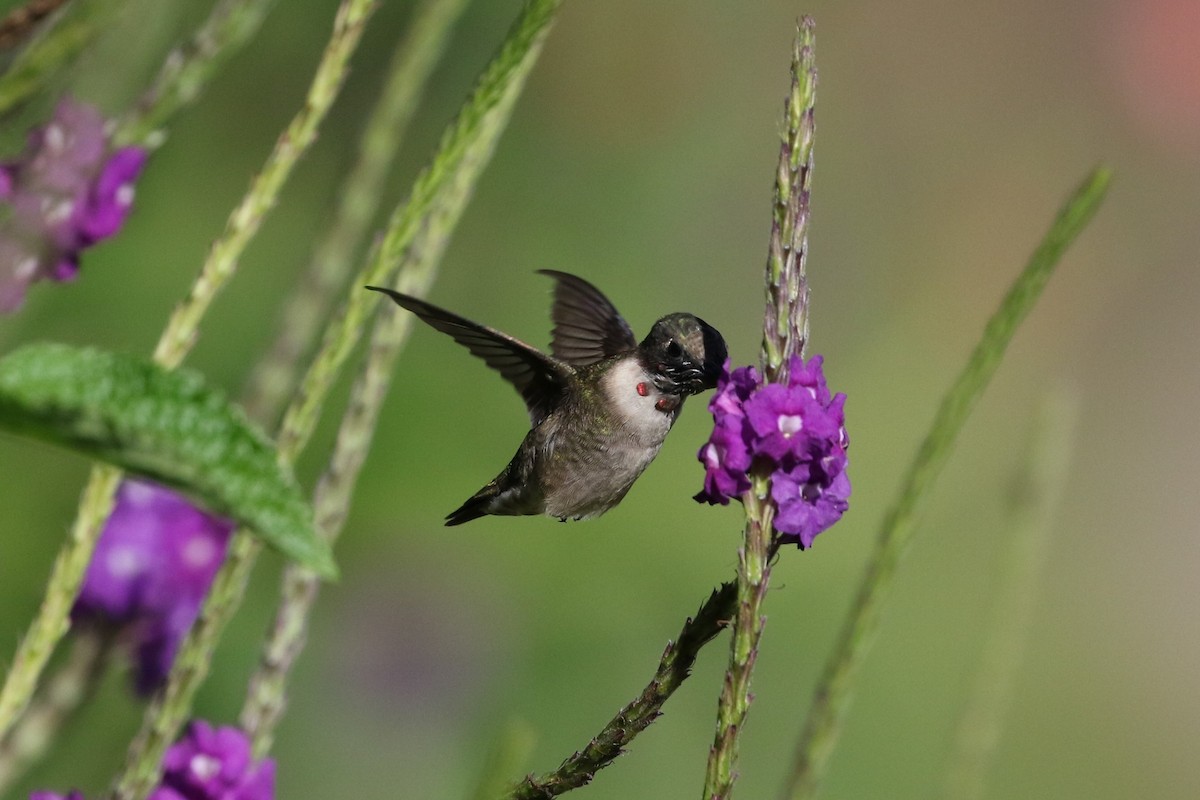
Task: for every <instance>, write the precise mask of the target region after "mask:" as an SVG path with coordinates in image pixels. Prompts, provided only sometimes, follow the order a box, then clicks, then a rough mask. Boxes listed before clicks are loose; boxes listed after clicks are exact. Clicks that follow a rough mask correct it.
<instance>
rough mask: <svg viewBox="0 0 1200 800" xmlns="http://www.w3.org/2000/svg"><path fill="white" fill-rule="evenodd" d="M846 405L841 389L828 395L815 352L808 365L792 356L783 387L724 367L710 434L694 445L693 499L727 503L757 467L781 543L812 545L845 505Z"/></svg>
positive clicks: (744, 486) (748, 369) (746, 484)
mask: <svg viewBox="0 0 1200 800" xmlns="http://www.w3.org/2000/svg"><path fill="white" fill-rule="evenodd" d="M845 404H846V396H845V395H844V394H838V395H836V396H831V395H830V392H829V387H828V386H827V385H826V383H825V373H824V370H823V362H822V359H821V357H820V356H814V357H813V358H811V359H809V361H808V363H807V364H806V363H804V360H803V359H801V358H800V357H799V356H793V357H792V360H791V362H790V364H789V373H788V382H787V384H786V385H784V384H767V385H765V386H764V385H762V383H761V378H760V377H759V375H758V373H757V372H756V371H755V370H754V369H753V368H752V367H740V368H738V369H735V370H733V372H729V371H728V368H726V371H725V373H724V374H723V375H722V376H721V379H720V381H719V382H718V384H717V393H716V395H715V396H714V397H713V399H712V402H710V403H709V409H710V410H711V411H712V414H713V432H712V436H711V437H710V438H709V440H708V442H707V443H706V444H705V445H704V447H702V448H701V449H700V453H699V458H700V461H701V462H702V463H703V464H704V468H705V470H704V491H702V492H700V494H698V495H696V500H697V501H700V502H708V503H721V504H725V503H728V502H729V500H730V499H731V498H734V497H738V496H739V495H741V494H742V493H744V492H745V491H746V490H747V489H749V488H750V480H749V472H750V470H751V469H752V468H753V469H761V470H763V471H764V472H768V473H769V474H770V478H771V499H772V500H773V501H774V502H775V506H776V509H777V511H776V514H775V530H776V531H777V532H778V533H779V534H780V541H783V542H789V543H795V544H797V545H799V546H800V548H801V549H802V550H803V549H806V548H808V547H811V546H812V543H813V539H815V538H816V536H817V534H819V533H820V532H821V531H823V530H825V529H827V528H828V527H829V526H830V525H832V524H833V523H835V522H837V521H838V519H840V518H841V516H842V514H843V513H844V512H845V511H846V509H847V508H848V507H849V503H848V498H849V496H850V479H849V477H848V476H847V474H846V463H847V461H846V448H848V447H849V446H850V439H849V437H848V436H847V435H846V425H845V411H844V409H845Z"/></svg>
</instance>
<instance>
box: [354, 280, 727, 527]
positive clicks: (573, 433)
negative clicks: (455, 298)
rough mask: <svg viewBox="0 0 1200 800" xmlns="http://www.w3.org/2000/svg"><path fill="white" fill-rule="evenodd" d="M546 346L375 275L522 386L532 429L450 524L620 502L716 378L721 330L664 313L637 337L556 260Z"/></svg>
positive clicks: (580, 511) (574, 514)
mask: <svg viewBox="0 0 1200 800" xmlns="http://www.w3.org/2000/svg"><path fill="white" fill-rule="evenodd" d="M538 272H539V273H541V274H543V275H547V276H549V277H551V278H553V279H554V281H555V285H554V304H553V308H552V311H551V319H552V321H553V323H554V327H553V330H552V332H551V342H550V352H551V355H547V354H546V353H543V352H542V351H541V350H538V349H537V348H536V347H532V346H530V345H528V344H525V343H524V342H522V341H520V340H519V339H516V338H514V337H512V336H509V335H508V334H506V333H502V332H501V331H498V330H496V329H495V328H489V327H488V326H486V325H480V324H479V323H477V322H472V321H471V320H469V319H466V318H465V317H460V316H459V315H457V314H454V313H452V312H450V311H446V310H444V309H441V308H438V307H437V306H435V305H432V304H430V303H427V302H425V301H424V300H420V299H418V298H416V297H411V296H409V295H406V294H401V293H400V292H397V291H394V290H392V289H385V288H381V287H378V286H368V287H366V288H367V289H370V290H372V291H376V292H382V293H383V294H386V295H387V296H388V297H390V298H392V300H394V301H396V303H397V304H399V305H400V306H402V307H403V308H406V309H408V310H409V311H411V312H412V313H414V314H416V315H417V316H418V317H419V318H420V319H421V320H423V321H424V322H426V323H427V324H429V325H430V326H432V327H433V328H436V329H437V330H439V331H441V332H442V333H446V334H449V335H450V336H451V337H453V339H454V340H455V341H456V342H458V343H459V344H461V345H463V346H464V347H466V348H467V349H468V350H469V351H470V352H471V353H472V354H473V355H475V356H478V357H479V358H481V359H483V360H484V362H485V363H487V365H488V366H489V367H491V368H492V369H494V370H496V371H498V372H499V373H500V374H501V375H502V376H503V377H504V378H505V379H506V380H507V381H508V382H509V383H511V384H512V385H513V386H514V387H515V388H516V390H517V392H519V393H520V395H521V397H522V398H523V399H524V401H525V406H526V408H527V409H528V411H529V421H530V425H531V427H530V430H529V433H527V434H526V435H525V439H524V441H522V442H521V446H520V447H518V448H517V452H516V454H515V455H514V456H513V457H512V460H511V461H510V462H509V463H508V466H507V467H505V468H504V469H503V471H501V472H500V474H499V475H497V476H496V477H495V478H493V479H492V480H491V481H489V482H488V483H487V484H486V485H485V486H484V487H483V488H482V489H480V490H479V491H478V492H476V493H475V494H473V495H471V497H469V498H468V499H467V501H466V502H464V503H463V504H462V505H461V506H460V507H459V508H457V509H455V510H454V511H451V512H450V513H449V514H447V515H446V524H447V525H461V524H462V523H464V522H469V521H471V520H473V519H478V518H479V517H482V516H486V515H488V514H499V515H527V514H547V515H549V516H551V517H557V518H558V519H560V520H562V521H564V522H565V521H566V520H568V519H576V520H579V519H589V518H592V517H598V516H600V515H601V514H603V513H604V512H605V511H608V510H609V509H610V508H612V507H613V506H615V505H617V504H618V503H620V502H621V500H622V499H623V498H624V497H625V494H626V492H628V491H629V487H631V486H632V485H633V482H634V481H636V480H637V479H638V476H640V475H641V474H642V471H643V470H645V469H646V467H647V466H648V465H649V464H650V462H651V461H653V460H654V457H655V456H656V455H658V450H659V448H660V447H662V443H663V440H664V439H665V438H666V436H667V433H668V432H669V431H670V430H671V426H673V425H674V424H675V420H676V419H677V418H678V417H679V412H680V411H681V410H682V408H683V401H684V400H685V399H686V398H687V396H688V395H692V394H697V393H699V392H702V391H704V390H706V389H712V388H714V387H715V386H716V385H717V377H718V376H719V375H720V373H721V369H722V367H723V365H724V364H725V358H726V348H725V340H724V339H723V338H722V337H721V334H720V333H719V332H718V331H717V330H716V328H714V327H712V326H711V325H709V324H708V323H707V322H705V321H704V320H702V319H700V318H699V317H697V316H694V315H692V314H684V313H676V314H668V315H667V316H665V317H663V318H661V319H660V320H658V321H657V322H655V323H654V326H653V327H652V328H651V329H650V333H649V334H648V335H647V336H646V338H645V339H643V340H642V341H641V343H639V342H638V341H637V338H636V337H635V336H634V335H633V331H632V329H630V327H629V323H627V322H626V321H625V319H624V318H623V317H622V316H621V315H620V314H619V313H618V312H617V309H616V308H615V307H614V306H613V304H612V303H611V302H609V300H608V298H607V297H605V296H604V295H603V294H602V293H601V292H600V290H599V289H597V288H596V287H595V286H593V285H592V284H590V283H588V282H587V281H585V280H584V279H582V278H578V277H576V276H574V275H570V274H568V273H566V272H559V271H557V270H538Z"/></svg>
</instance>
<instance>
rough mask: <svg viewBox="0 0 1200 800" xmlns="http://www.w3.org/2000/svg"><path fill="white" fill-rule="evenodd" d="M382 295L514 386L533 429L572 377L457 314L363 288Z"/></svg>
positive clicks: (516, 341)
mask: <svg viewBox="0 0 1200 800" xmlns="http://www.w3.org/2000/svg"><path fill="white" fill-rule="evenodd" d="M366 288H368V289H370V290H372V291H375V292H382V293H383V294H386V295H387V296H388V297H390V298H392V299H393V300H395V301H396V304H397V305H399V306H401V307H403V308H406V309H408V310H409V311H411V312H413V313H414V314H416V315H417V316H418V317H420V318H421V319H423V320H424V321H425V322H427V323H428V324H429V325H431V326H432V327H434V328H437V329H438V330H439V331H441V332H442V333H448V334H450V336H452V337H453V338H454V341H456V342H458V343H459V344H461V345H462V346H463V347H466V348H467V349H468V350H470V351H471V353H472V354H473V355H476V356H478V357H479V358H482V359H483V360H484V361H485V362H487V365H488V366H489V367H491V368H492V369H494V370H496V371H497V372H499V373H500V374H501V375H503V376H504V378H505V379H506V380H507V381H508V382H509V383H511V384H512V385H513V386H515V387H516V389H517V391H518V392H520V393H521V397H522V398H524V400H525V406H526V407H527V408H528V409H529V418H530V419H531V420H532V421H533V424H534V425H535V426H536V425H537V424H538V423H539V422H541V421H542V419H544V418H545V416H546V415H547V414H549V413H550V411H551V410H552V409H553V408H554V406H555V405H556V404H557V403H558V401H559V399H560V398H561V397H562V394H563V391H564V390H565V389H566V387H567V385H568V384H569V383H570V382H571V380H572V378H573V377H574V370H572V369H571V367H569V366H567V365H566V364H563V363H562V362H560V361H556V360H555V359H553V358H551V357H550V356H548V355H546V354H545V353H543V352H541V351H540V350H538V349H536V348H534V347H530V346H529V345H527V344H525V343H524V342H522V341H521V340H519V339H514V338H513V337H511V336H509V335H508V334H507V333H501V332H500V331H498V330H496V329H495V328H489V327H487V326H486V325H480V324H479V323H477V322H472V321H471V320H469V319H466V318H464V317H460V316H458V315H457V314H454V313H451V312H449V311H446V310H445V309H442V308H438V307H437V306H435V305H431V304H429V303H426V302H425V301H424V300H418V299H417V298H415V297H411V296H409V295H406V294H401V293H400V292H397V291H393V290H392V289H383V288H380V287H378V286H368V287H366Z"/></svg>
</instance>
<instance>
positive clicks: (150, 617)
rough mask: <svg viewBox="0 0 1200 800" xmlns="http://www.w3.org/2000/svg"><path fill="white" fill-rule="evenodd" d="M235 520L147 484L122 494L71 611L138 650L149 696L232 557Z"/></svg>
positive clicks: (132, 485)
mask: <svg viewBox="0 0 1200 800" xmlns="http://www.w3.org/2000/svg"><path fill="white" fill-rule="evenodd" d="M232 530H233V524H232V523H231V522H228V521H226V520H224V519H221V518H219V517H215V516H212V515H210V514H207V513H205V512H203V511H201V510H199V509H197V508H196V507H195V506H193V505H192V504H191V503H190V502H188V501H187V500H186V499H184V498H183V497H182V496H180V495H178V494H176V493H175V492H172V491H170V490H169V489H164V488H162V487H160V486H156V485H155V484H152V483H146V482H144V481H135V480H126V481H125V482H124V483H122V484H121V488H120V490H119V491H118V492H117V499H116V504H115V505H114V507H113V511H112V514H111V515H110V516H109V518H108V523H107V524H106V526H105V528H104V531H103V532H102V533H101V535H100V541H99V542H98V543H97V545H96V551H95V553H94V554H93V555H92V561H91V564H89V565H88V571H87V575H86V576H85V578H84V584H83V588H82V589H81V590H80V593H79V597H78V598H77V599H76V601H75V607H74V609H73V611H72V616H73V617H74V618H75V619H76V620H79V621H88V620H90V621H94V622H99V623H104V624H108V625H114V626H117V627H119V628H120V629H121V630H122V631H123V632H124V633H126V634H127V636H128V638H129V640H130V641H131V643H132V646H133V648H134V650H135V652H136V662H137V663H136V665H135V685H136V688H137V690H138V692H140V693H142V694H147V693H149V692H151V691H153V690H154V689H155V688H157V687H158V685H159V684H161V683H162V681H163V679H164V678H165V677H166V675H167V673H168V672H169V671H170V669H171V663H172V661H173V660H174V658H175V653H176V651H177V650H178V649H179V644H180V642H182V641H183V637H184V636H185V635H187V632H188V629H189V628H191V626H192V622H194V621H195V619H196V615H197V614H198V613H199V611H200V605H201V603H203V601H204V597H205V595H206V594H207V593H208V588H209V585H210V584H211V583H212V579H213V575H214V574H216V571H217V568H218V567H220V565H221V562H222V560H224V558H225V550H226V546H227V545H228V542H229V534H230V532H231V531H232Z"/></svg>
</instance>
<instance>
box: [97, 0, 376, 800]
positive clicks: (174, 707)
mask: <svg viewBox="0 0 1200 800" xmlns="http://www.w3.org/2000/svg"><path fill="white" fill-rule="evenodd" d="M374 8H375V4H374V3H373V2H372V1H371V0H343V2H342V4H341V5H340V6H339V8H338V12H337V15H336V17H335V19H334V25H333V33H332V35H331V36H330V39H329V43H328V44H327V45H326V48H325V52H324V54H323V55H322V57H321V63H320V64H319V65H318V67H317V71H316V74H315V75H314V77H313V81H312V84H311V85H310V87H309V92H308V96H307V98H306V99H305V104H304V107H303V108H302V109H301V110H300V111H299V112H298V113H297V115H296V116H295V117H294V118H293V120H292V122H291V124H289V125H288V127H287V129H286V130H285V131H284V132H283V134H282V135H281V136H280V138H279V140H278V141H277V142H276V145H275V149H274V150H273V151H272V153H271V155H270V156H269V157H268V159H267V162H266V164H265V165H264V167H263V171H262V172H261V173H260V174H259V176H258V177H256V178H255V180H254V181H253V182H252V184H251V187H250V190H249V191H248V192H247V194H246V196H245V198H244V199H243V200H242V202H241V204H240V205H239V206H238V207H237V208H236V209H235V210H234V212H233V214H232V215H231V217H230V219H229V222H228V224H227V226H226V231H225V234H224V235H223V236H222V237H221V238H220V239H218V240H217V242H216V243H214V245H213V248H212V250H211V251H210V253H209V258H208V260H207V261H206V263H205V265H204V268H203V270H202V271H201V274H200V277H199V278H198V279H197V281H196V283H195V284H194V285H193V287H192V291H191V292H189V294H188V297H187V298H186V299H185V300H184V302H183V304H182V305H181V306H180V307H179V308H177V309H176V311H175V313H174V314H173V315H172V317H171V320H170V322H169V323H168V325H167V330H166V331H165V332H164V334H163V337H162V339H161V340H160V341H159V346H158V348H157V349H156V350H155V354H154V357H155V360H156V361H158V362H159V363H161V364H164V365H166V366H169V367H173V366H176V365H178V364H179V362H180V361H181V360H182V359H183V357H184V355H185V354H186V353H187V352H188V350H190V349H191V345H192V343H193V341H194V339H195V336H196V330H197V326H198V325H199V321H200V319H201V317H203V315H204V313H205V311H207V309H208V306H209V304H210V303H211V302H212V299H213V298H214V297H215V296H216V293H217V291H218V290H219V289H220V288H222V287H223V286H224V284H225V283H226V282H227V281H228V279H229V278H230V277H231V276H232V274H233V272H234V270H235V269H236V267H237V263H238V259H239V257H240V256H241V253H242V251H243V250H244V248H245V246H246V244H248V243H249V241H250V238H251V237H252V236H253V235H254V233H256V232H257V231H258V228H259V226H260V225H261V223H262V220H263V218H264V217H265V215H266V213H267V211H269V210H270V209H271V208H272V207H273V206H274V205H275V201H276V199H277V198H278V194H279V190H280V189H281V188H282V186H283V183H284V181H285V180H286V179H287V177H288V176H289V175H290V174H291V170H292V168H293V167H294V166H295V164H296V162H297V161H298V160H299V158H300V156H301V155H302V154H303V153H304V151H305V150H306V149H307V147H308V146H309V145H310V144H311V143H312V142H313V140H314V139H315V138H316V132H317V128H318V126H319V125H320V122H321V120H323V119H324V118H325V115H326V113H327V112H328V111H329V108H330V106H332V104H333V101H334V99H335V98H336V97H337V94H338V92H339V90H340V89H341V86H342V83H343V81H344V80H345V76H346V74H347V71H348V68H349V61H350V57H351V55H353V53H354V51H355V49H356V48H357V46H358V42H359V40H360V39H361V38H362V32H363V29H364V27H365V26H366V23H367V20H368V19H369V18H370V15H371V13H372V11H373V10H374ZM294 458H295V451H287V452H285V451H283V450H282V449H281V451H280V461H281V462H283V463H285V464H290V463H291V461H292V460H294ZM260 549H261V548H260V546H259V545H258V543H257V541H256V540H255V539H254V538H253V536H252V535H251V534H250V533H249V532H248V531H239V532H238V533H237V534H236V535H235V536H234V538H233V540H232V542H231V544H230V550H229V555H228V556H227V557H226V560H225V563H224V564H223V565H222V567H221V570H220V571H219V572H218V573H217V577H216V578H215V579H214V582H213V590H212V591H211V592H210V594H209V597H208V600H207V601H206V603H205V605H204V609H203V610H202V612H201V616H200V618H199V620H198V621H197V623H196V625H195V626H194V627H193V629H192V631H191V632H190V633H189V635H188V637H187V639H186V640H185V641H184V644H183V646H182V647H181V648H180V652H179V654H178V655H177V656H176V661H175V666H174V667H173V668H172V670H171V674H170V677H169V678H168V680H167V685H166V687H165V688H164V689H163V691H162V692H160V693H159V694H158V696H156V698H155V700H154V701H153V702H152V703H151V705H150V707H149V708H148V709H147V711H146V715H145V721H144V722H143V726H142V731H141V733H140V734H139V735H138V737H137V738H136V739H135V740H134V742H133V744H132V746H131V748H130V751H129V756H128V759H127V762H126V767H125V770H124V771H123V773H122V774H121V775H120V776H119V777H118V779H117V782H116V786H115V788H114V790H113V795H112V796H113V798H114V800H140V798H143V797H145V796H146V795H147V794H149V792H150V791H151V789H153V788H154V784H155V782H156V781H157V779H158V774H159V770H160V762H161V761H162V756H163V753H164V752H165V751H166V748H167V746H168V745H169V744H170V743H171V742H172V741H173V740H174V738H175V736H176V735H177V734H178V731H179V728H180V727H181V726H182V724H183V722H184V720H185V719H186V718H187V716H188V714H190V712H191V701H192V697H193V696H194V694H195V691H196V689H197V688H199V686H200V684H201V683H202V682H203V679H204V678H205V677H206V676H207V674H208V659H209V657H210V656H211V653H212V649H213V646H214V644H215V641H216V639H217V637H219V636H220V633H221V631H222V630H224V627H225V625H226V624H227V623H228V621H229V619H230V617H232V615H233V612H234V611H235V610H236V608H237V606H238V604H239V603H240V600H241V597H242V595H243V593H244V591H245V584H246V581H247V580H248V578H249V574H250V570H251V567H252V566H253V564H254V560H255V557H256V556H257V554H258V551H259V550H260Z"/></svg>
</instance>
